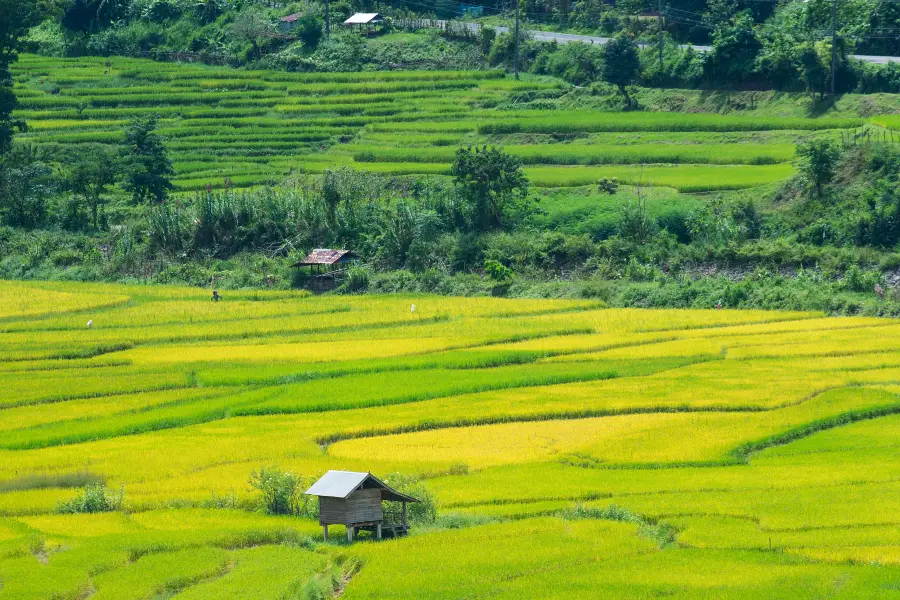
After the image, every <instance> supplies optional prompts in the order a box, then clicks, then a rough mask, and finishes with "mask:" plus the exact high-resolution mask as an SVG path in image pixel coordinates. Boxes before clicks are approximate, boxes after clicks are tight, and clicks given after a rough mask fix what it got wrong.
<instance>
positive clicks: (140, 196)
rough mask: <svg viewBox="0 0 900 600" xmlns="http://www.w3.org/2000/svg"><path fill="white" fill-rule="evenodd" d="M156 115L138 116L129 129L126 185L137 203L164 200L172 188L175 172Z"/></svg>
mask: <svg viewBox="0 0 900 600" xmlns="http://www.w3.org/2000/svg"><path fill="white" fill-rule="evenodd" d="M156 126H157V120H156V118H155V117H149V118H146V119H135V120H134V121H132V122H131V123H129V125H128V127H127V128H126V129H125V143H124V146H123V158H124V161H125V164H126V172H127V175H126V181H125V189H126V190H127V191H129V192H131V194H132V198H133V200H134V202H135V204H140V203H144V202H155V203H157V204H158V203H160V202H162V201H163V200H165V199H166V197H167V196H168V193H169V190H171V189H172V182H171V180H170V177H171V176H172V175H174V174H175V170H174V169H173V168H172V162H171V161H170V160H169V157H168V153H167V151H166V149H165V147H164V146H163V143H162V140H161V139H160V138H159V136H158V135H157V134H156V133H154V130H155V129H156Z"/></svg>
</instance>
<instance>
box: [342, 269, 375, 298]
mask: <svg viewBox="0 0 900 600" xmlns="http://www.w3.org/2000/svg"><path fill="white" fill-rule="evenodd" d="M371 277H372V275H371V272H370V270H369V268H368V267H366V266H365V265H357V266H353V267H350V269H349V270H348V271H347V284H346V285H347V291H348V292H351V293H359V292H364V291H366V290H367V289H368V287H369V281H370V280H371Z"/></svg>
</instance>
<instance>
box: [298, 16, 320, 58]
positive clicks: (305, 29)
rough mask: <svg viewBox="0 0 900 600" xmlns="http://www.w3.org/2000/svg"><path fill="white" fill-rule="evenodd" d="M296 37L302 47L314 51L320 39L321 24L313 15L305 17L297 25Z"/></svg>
mask: <svg viewBox="0 0 900 600" xmlns="http://www.w3.org/2000/svg"><path fill="white" fill-rule="evenodd" d="M297 37H299V38H300V41H301V42H303V45H304V46H306V47H307V48H309V49H310V50H314V49H315V48H316V46H318V45H319V42H320V41H321V39H322V23H320V22H319V19H317V18H316V17H315V16H313V15H306V16H304V17H303V18H301V19H300V21H299V23H298V24H297Z"/></svg>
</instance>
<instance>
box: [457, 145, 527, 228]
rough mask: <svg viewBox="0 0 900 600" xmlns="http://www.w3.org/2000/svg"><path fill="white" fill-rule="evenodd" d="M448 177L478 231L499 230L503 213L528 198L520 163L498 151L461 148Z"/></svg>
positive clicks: (495, 149) (525, 181)
mask: <svg viewBox="0 0 900 600" xmlns="http://www.w3.org/2000/svg"><path fill="white" fill-rule="evenodd" d="M451 174H452V175H453V177H454V178H455V180H456V184H457V186H458V187H459V189H460V191H461V193H462V197H463V199H464V200H465V201H466V202H467V203H468V205H469V208H470V214H471V215H472V222H473V225H474V227H475V228H476V229H477V230H480V231H487V230H489V229H494V228H500V227H502V226H503V217H504V212H506V211H508V210H509V209H510V208H511V207H512V206H513V205H515V203H516V202H517V200H522V201H524V200H525V199H526V198H527V196H528V178H527V177H525V173H524V172H523V171H522V163H521V161H520V160H519V159H518V158H516V157H515V156H512V155H510V154H507V153H506V152H504V151H503V150H500V149H497V148H488V147H487V146H485V147H483V148H481V149H480V150H479V149H478V148H475V149H474V150H473V149H472V148H471V147H470V148H460V149H459V150H457V151H456V159H455V161H454V162H453V168H452V169H451Z"/></svg>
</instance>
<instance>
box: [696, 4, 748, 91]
mask: <svg viewBox="0 0 900 600" xmlns="http://www.w3.org/2000/svg"><path fill="white" fill-rule="evenodd" d="M761 47H762V45H761V44H760V41H759V39H758V38H757V36H756V32H755V30H754V28H753V17H752V16H751V15H750V14H749V12H742V13H740V14H738V15H735V16H734V17H733V18H732V19H731V20H730V21H727V22H725V23H722V24H720V25H719V26H718V27H716V29H715V31H714V32H713V35H712V51H711V52H709V53H708V54H707V55H706V60H705V63H704V70H705V74H706V77H707V78H708V79H709V80H710V81H713V82H715V83H737V82H740V81H743V80H745V79H747V78H749V77H752V76H753V74H754V72H755V70H756V60H757V56H758V54H759V52H760V49H761Z"/></svg>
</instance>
